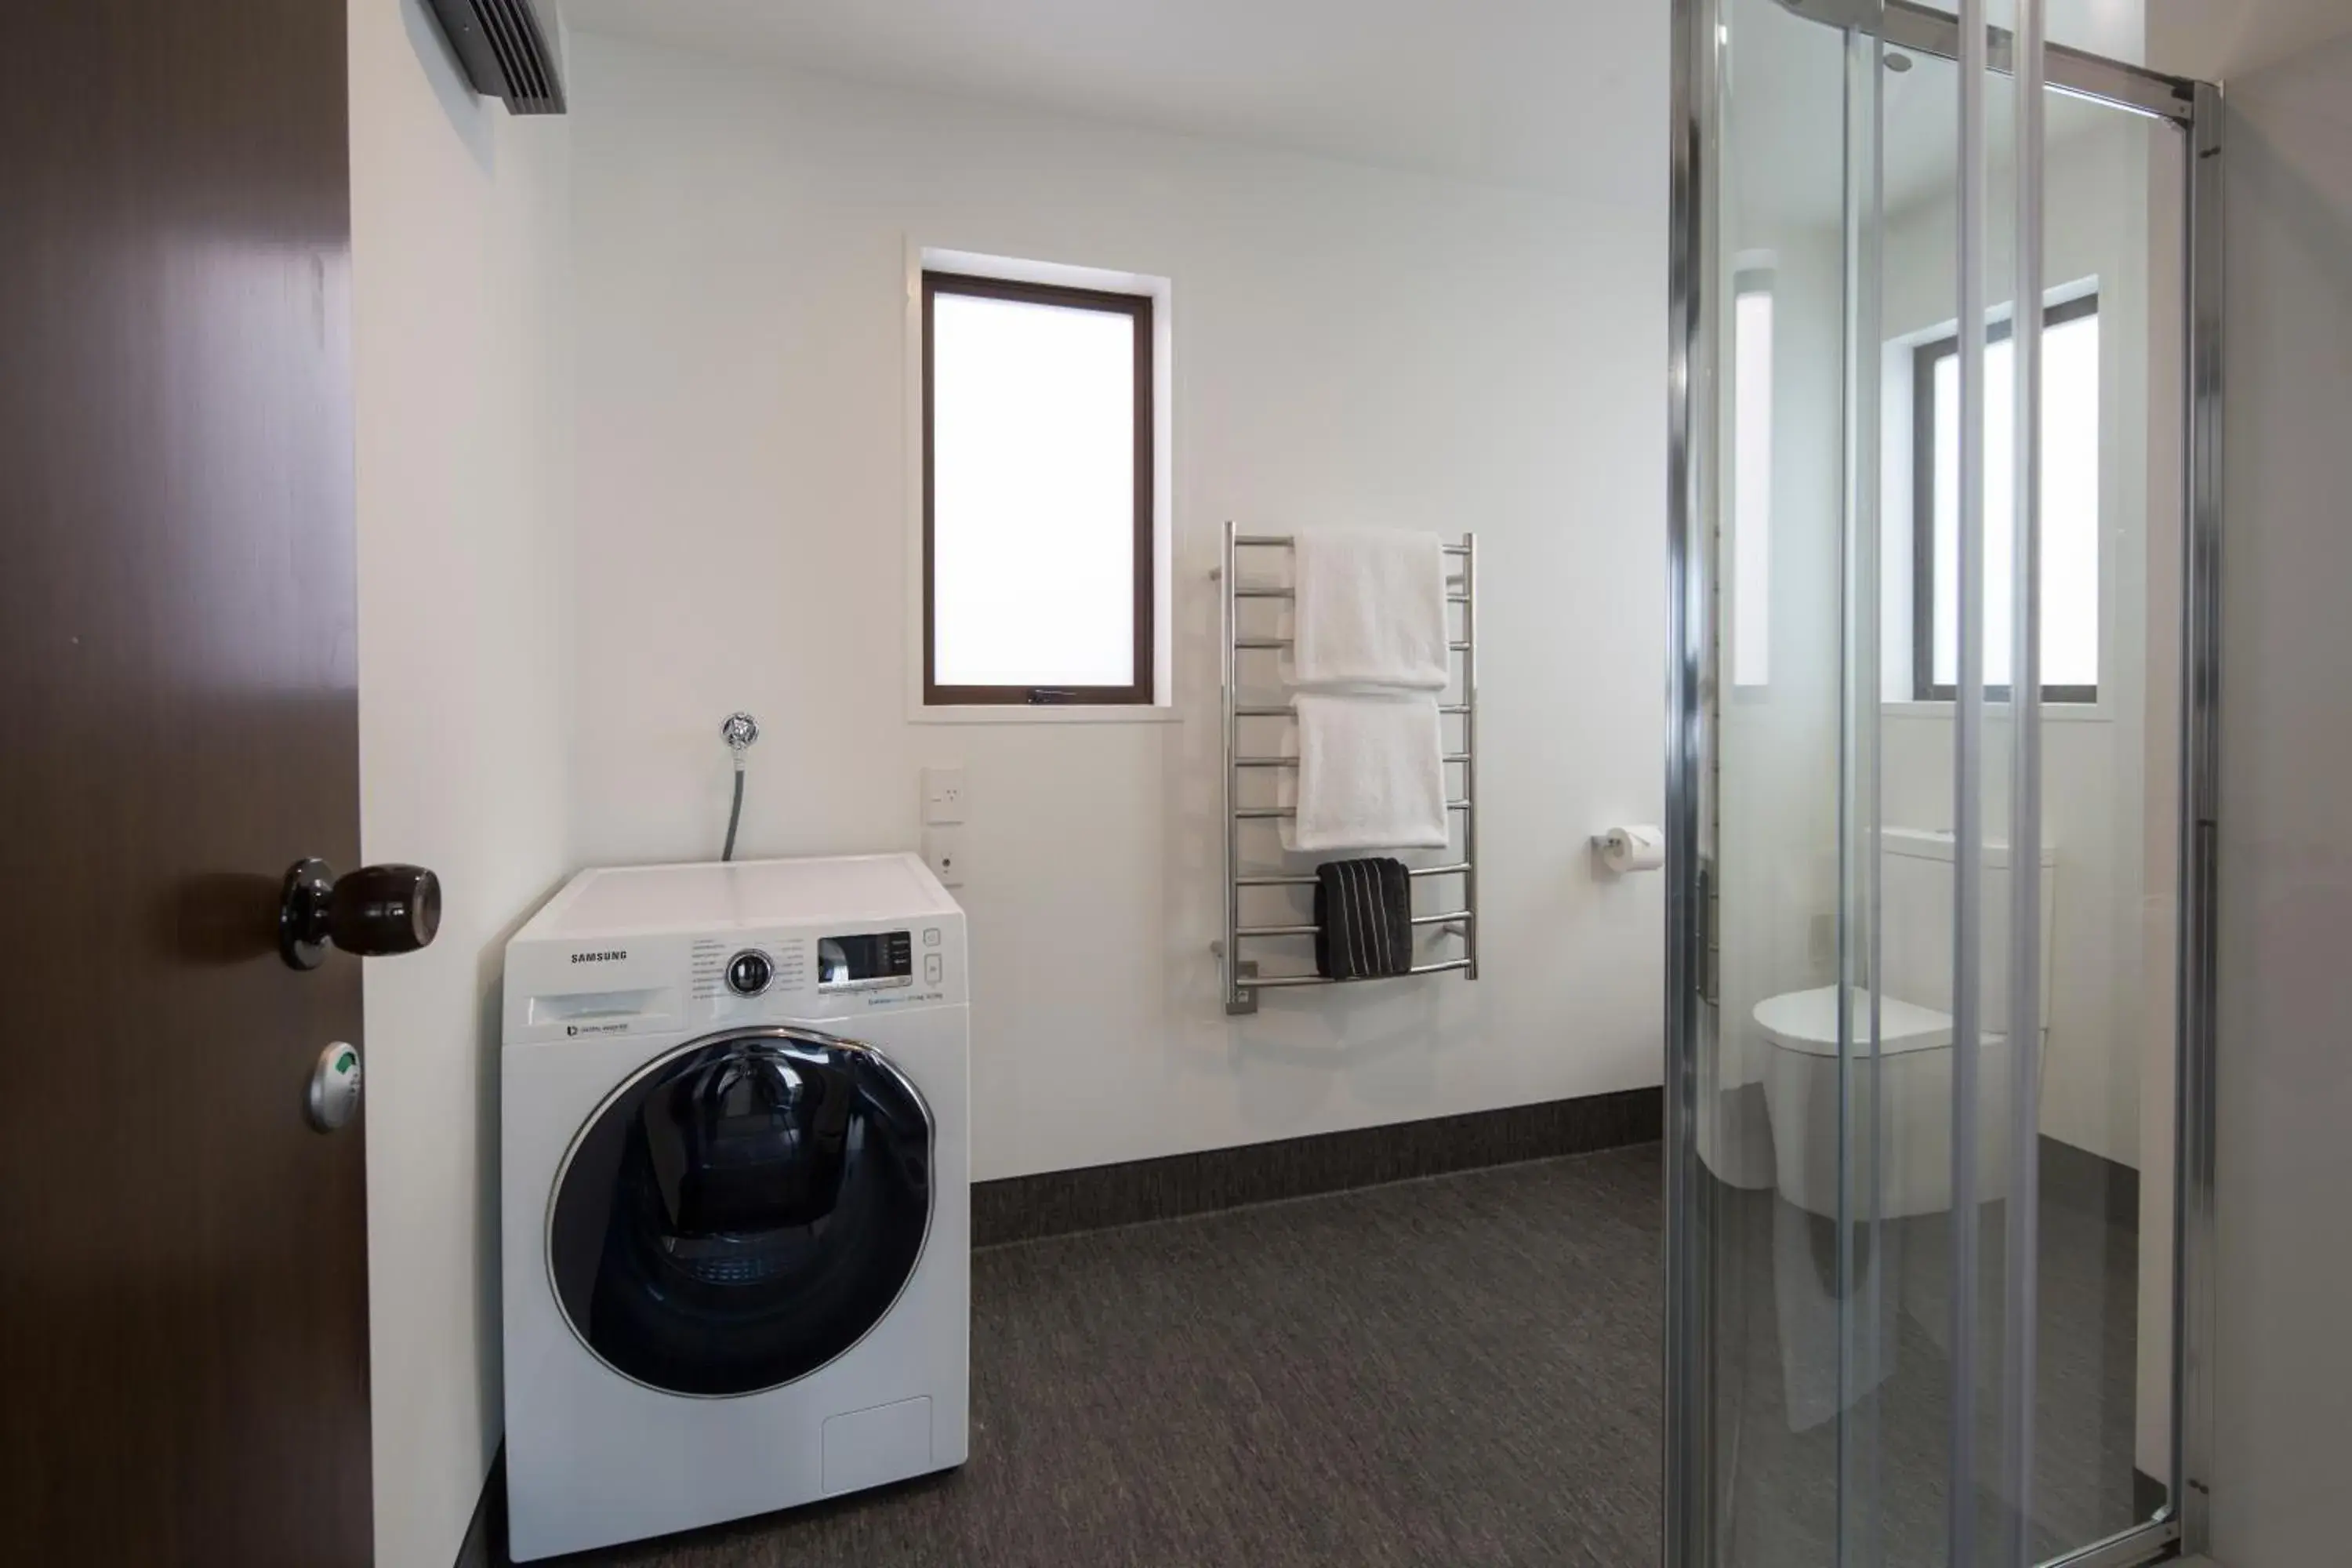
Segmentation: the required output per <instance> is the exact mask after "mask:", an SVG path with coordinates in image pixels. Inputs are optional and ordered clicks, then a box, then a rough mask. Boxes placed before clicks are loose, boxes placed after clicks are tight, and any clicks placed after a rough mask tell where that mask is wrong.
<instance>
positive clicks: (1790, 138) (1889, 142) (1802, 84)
mask: <svg viewBox="0 0 2352 1568" xmlns="http://www.w3.org/2000/svg"><path fill="white" fill-rule="evenodd" d="M2123 3H2124V0H2065V3H2064V4H2063V5H2053V8H2052V12H2051V17H2052V21H2053V24H2054V23H2057V22H2060V21H2064V22H2066V23H2067V24H2068V26H2069V28H2070V32H2071V35H2072V38H2071V40H2070V41H2079V40H2081V39H2082V38H2084V37H2089V36H2092V34H2093V31H2094V24H2096V25H2097V26H2099V27H2104V28H2105V29H2106V31H2105V33H2104V34H2103V35H2100V36H2099V37H2098V41H2100V42H2104V43H2105V44H2107V45H2109V46H2111V47H2113V48H2114V51H2115V53H2114V57H2113V58H2129V57H2130V56H2131V55H2133V54H2135V53H2137V43H2136V38H2135V37H2126V36H2125V34H2124V32H2123V31H2121V30H2120V29H2121V26H2122V21H2121V17H2122V12H2121V9H2120V6H2121V5H2122V4H2123ZM2129 3H2130V4H2133V5H2137V0H2129ZM1726 14H1727V17H1728V20H1729V26H1730V35H1729V40H1728V45H1727V50H1726V60H1727V67H1726V68H1727V75H1728V81H1729V88H1730V110H1729V112H1728V115H1727V133H1726V142H1727V153H1726V156H1727V161H1728V163H1729V164H1730V166H1731V169H1732V171H1733V174H1732V178H1733V180H1734V181H1735V183H1736V186H1737V191H1736V195H1737V197H1738V200H1739V202H1740V203H1741V204H1742V206H1743V209H1744V212H1745V214H1746V216H1747V217H1748V219H1749V220H1751V221H1752V222H1753V223H1755V224H1756V225H1757V226H1759V228H1761V229H1763V230H1766V231H1769V230H1771V229H1773V228H1776V227H1782V226H1789V225H1795V226H1809V227H1820V228H1827V227H1832V226H1835V225H1836V224H1837V223H1838V222H1839V221H1840V218H1841V216H1842V214H1843V204H1844V186H1843V180H1844V162H1843V147H1844V142H1845V135H1846V129H1845V70H1846V65H1845V49H1844V40H1843V36H1842V35H1841V34H1839V33H1837V32H1835V31H1832V29H1830V28H1828V27H1825V26H1822V25H1821V24H1819V23H1817V22H1811V21H1808V20H1805V19H1804V18H1802V17H1800V16H1794V15H1791V14H1790V12H1788V11H1787V10H1784V9H1783V8H1782V7H1781V6H1780V5H1778V4H1776V3H1775V0H1728V3H1727V8H1726ZM2130 20H2131V23H2132V27H2133V30H2134V32H2135V33H2136V30H2137V13H2136V12H2135V13H2134V14H2133V15H2132V16H2131V18H2130ZM2078 47H2079V43H2078ZM1896 57H1897V58H1895V61H1894V63H1895V64H1898V65H1900V66H1901V67H1902V68H1901V69H1899V70H1897V69H1891V68H1890V69H1888V70H1886V71H1885V75H1884V77H1883V79H1882V81H1883V91H1882V95H1881V107H1880V113H1881V121H1880V123H1881V126H1882V138H1883V139H1882V141H1881V143H1880V148H1879V152H1880V157H1881V159H1882V161H1883V163H1882V170H1881V177H1882V179H1883V182H1884V185H1883V191H1884V199H1885V205H1886V210H1887V211H1889V212H1901V211H1903V210H1904V209H1906V208H1907V207H1911V206H1915V205H1918V204H1920V203H1922V202H1926V201H1929V200H1933V199H1937V198H1939V197H1948V196H1949V195H1950V193H1951V191H1952V189H1953V183H1954V181H1955V180H1956V178H1957V177H1958V175H1957V170H1958V158H1959V79H1960V78H1959V67H1958V65H1957V64H1956V63H1954V62H1953V61H1951V60H1948V59H1945V58H1940V57H1937V56H1934V55H1915V54H1904V53H1902V52H1900V51H1897V52H1896ZM1988 107H1989V108H1990V110H1991V111H1992V112H1993V114H1994V115H1995V116H1996V117H1997V118H1996V121H1995V122H1994V124H1993V125H1992V126H1991V127H1990V139H1991V141H1992V142H1993V144H1994V148H1995V162H1996V163H2005V162H2007V161H2008V159H2007V156H2006V154H2004V153H2001V152H2000V148H2001V146H2002V145H2003V142H2004V138H2005V137H2006V136H2007V135H2008V131H2007V122H2006V119H2005V116H2006V115H2007V113H2008V111H2009V106H2008V98H2007V96H2006V94H2003V93H1999V92H1996V93H1995V94H1994V95H1993V96H1992V99H1991V101H1990V104H1989V106H1988ZM2043 113H2044V116H2045V121H2046V122H2045V126H2044V132H2043V134H2044V139H2045V144H2046V145H2053V146H2055V145H2063V144H2064V143H2065V142H2069V141H2071V140H2073V139H2074V138H2075V137H2078V136H2081V135H2084V134H2085V133H2086V132H2091V131H2093V130H2095V129H2096V128H2098V127H2099V126H2100V125H2102V124H2111V123H2113V122H2115V121H2116V120H2117V119H2118V118H2119V117H2122V116H2124V114H2125V111H2123V110H2116V109H2112V108H2107V107H2104V106H2101V105H2098V104H2094V103H2090V102H2086V101H2084V100H2081V99H2077V98H2071V97H2068V96H2066V95H2064V94H2062V93H2055V92H2053V93H2051V94H2050V95H2049V96H2048V97H2047V98H2046V99H2045V100H2044V102H2043Z"/></svg>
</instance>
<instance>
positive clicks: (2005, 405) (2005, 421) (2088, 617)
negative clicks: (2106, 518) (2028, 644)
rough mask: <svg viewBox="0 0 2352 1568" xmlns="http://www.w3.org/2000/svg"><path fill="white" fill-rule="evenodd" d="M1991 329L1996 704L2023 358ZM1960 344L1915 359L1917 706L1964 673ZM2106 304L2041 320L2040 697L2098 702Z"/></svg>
mask: <svg viewBox="0 0 2352 1568" xmlns="http://www.w3.org/2000/svg"><path fill="white" fill-rule="evenodd" d="M2010 334H2011V325H2010V323H2009V322H2008V321H1992V322H1990V323H1988V324H1987V328H1986V333H1985V339H1986V346H1985V381H1986V384H1987V385H1988V386H1989V387H1990V389H1991V392H1990V397H1989V398H1988V399H1987V407H1986V411H1985V415H1986V418H1985V426H1986V428H1985V439H1986V468H1987V479H1986V484H1985V534H1984V537H1985V554H1986V565H1985V582H1986V584H1987V587H1986V591H1985V599H1986V605H1985V628H1984V629H1985V649H1984V658H1985V695H1986V697H1987V698H1989V699H1990V700H1993V701H1996V702H2006V701H2008V700H2009V669H2010V658H2011V650H2010V626H2011V621H2010V616H2011V614H2012V610H2011V601H2012V598H2013V595H2011V592H2010V590H2009V587H2008V584H2009V582H2010V571H2011V568H2010V562H2011V557H2012V556H2013V554H2014V552H2015V548H2016V547H2015V545H2014V544H2013V543H2012V542H2011V529H2012V527H2013V517H2014V513H2015V501H2014V497H2013V494H2012V491H2011V483H2012V479H2011V476H2012V475H2013V474H2014V472H2015V462H2016V458H2015V446H2016V438H2015V434H2014V431H2013V428H2012V427H2013V426H2015V424H2016V407H2015V404H2016V395H2015V393H2014V391H2013V390H2012V386H2011V376H2012V374H2013V370H2012V366H2013V364H2014V361H2012V360H2011V357H2010V356H2011V354H2012V353H2014V352H2015V351H2014V350H2013V349H2012V347H2011V342H2010ZM1959 352H1960V345H1959V339H1958V335H1957V334H1946V335H1945V336H1943V337H1939V338H1937V339H1935V340H1934V341H1932V342H1925V343H1921V344H1920V345H1918V347H1916V349H1914V350H1913V351H1912V365H1913V371H1912V380H1913V390H1912V421H1913V430H1912V437H1911V452H1912V457H1911V465H1912V468H1911V479H1912V501H1911V525H1912V531H1913V541H1912V555H1911V560H1912V596H1911V597H1912V609H1911V638H1912V658H1911V685H1912V692H1911V694H1912V696H1913V697H1915V698H1916V699H1917V700H1920V701H1923V702H1949V701H1951V700H1953V699H1954V698H1955V697H1956V696H1957V694H1958V671H1959V580H1958V579H1959V527H1960V524H1959V461H1960V458H1959V440H1960V411H1959ZM2100 461H2101V452H2100V442H2099V297H2098V295H2097V294H2095V293H2092V294H2086V295H2084V296H2083V297H2082V298H2080V299H2074V300H2066V301H2064V302H2063V303H2060V304H2055V305H2049V306H2046V307H2044V309H2043V310H2042V701H2044V702H2051V703H2090V702H2096V701H2097V700H2099V571H2100V562H2099V464H2100Z"/></svg>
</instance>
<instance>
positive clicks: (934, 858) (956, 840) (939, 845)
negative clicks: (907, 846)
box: [923, 827, 963, 888]
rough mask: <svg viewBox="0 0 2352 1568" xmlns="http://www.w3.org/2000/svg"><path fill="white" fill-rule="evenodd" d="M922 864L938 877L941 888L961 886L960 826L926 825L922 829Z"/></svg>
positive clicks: (961, 849) (961, 831)
mask: <svg viewBox="0 0 2352 1568" xmlns="http://www.w3.org/2000/svg"><path fill="white" fill-rule="evenodd" d="M923 864H924V865H926V866H929V868H931V875H932V876H934V877H937V878H938V879H940V887H942V888H961V887H962V886H963V829H961V827H927V828H925V829H924V830H923Z"/></svg>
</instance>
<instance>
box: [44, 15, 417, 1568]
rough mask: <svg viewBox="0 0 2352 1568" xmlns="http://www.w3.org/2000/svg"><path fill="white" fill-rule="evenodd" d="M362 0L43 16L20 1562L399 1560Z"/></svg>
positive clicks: (244, 1565)
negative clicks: (330, 1078) (371, 1346)
mask: <svg viewBox="0 0 2352 1568" xmlns="http://www.w3.org/2000/svg"><path fill="white" fill-rule="evenodd" d="M343 32H344V5H343V0H201V3H194V0H12V3H11V4H10V5H8V6H7V7H6V22H5V26H0V34H5V42H0V966H5V973H0V1560H5V1561H6V1562H8V1563H28V1564H29V1563H75V1564H115V1563H123V1564H139V1565H141V1568H145V1565H147V1564H173V1563H222V1564H236V1565H237V1568H259V1565H262V1564H271V1563H289V1564H291V1563H299V1564H303V1565H304V1568H340V1565H341V1564H346V1563H364V1562H366V1561H367V1560H368V1558H369V1556H370V1537H371V1528H370V1519H369V1489H368V1383H367V1277H366V1258H367V1253H366V1231H365V1224H366V1214H365V1206H364V1203H365V1192H364V1154H363V1147H362V1135H361V1129H360V1127H359V1126H358V1125H357V1124H356V1123H354V1124H353V1125H351V1126H348V1127H346V1128H345V1129H344V1130H343V1131H341V1132H339V1133H336V1134H332V1135H322V1134H320V1133H318V1132H315V1131H311V1130H310V1127H309V1125H308V1124H307V1122H306V1120H305V1116H304V1104H305V1090H306V1086H307V1083H308V1079H309V1072H310V1065H311V1063H312V1060H313V1059H314V1058H315V1057H316V1056H317V1055H318V1053H319V1051H320V1048H321V1047H323V1046H324V1045H325V1044H326V1043H327V1042H328V1041H330V1040H337V1039H341V1040H349V1041H353V1042H356V1041H358V1039H359V1027H360V1003H359V964H358V962H357V961H356V960H353V959H351V958H348V957H344V956H341V955H333V956H330V957H329V958H328V960H327V962H326V963H325V964H324V966H323V967H321V968H320V969H319V970H317V971H315V972H313V973H307V974H305V973H297V972H295V971H294V970H291V969H289V968H288V967H286V966H285V965H284V964H283V963H280V962H279V960H278V956H277V953H276V952H275V949H274V947H273V940H274V936H273V933H274V921H275V911H276V903H277V893H278V879H279V877H280V876H281V875H282V874H283V872H284V870H285V868H286V867H287V865H288V864H289V862H290V861H292V860H294V859H295V858H298V857H301V856H306V855H315V856H320V857H324V858H327V859H329V860H331V862H333V863H334V865H335V866H336V868H338V869H344V868H349V866H350V865H351V863H352V860H353V859H354V858H356V855H357V850H358V845H359V833H358V798H359V797H358V731H357V724H356V712H355V700H354V690H353V671H354V663H353V654H354V650H353V621H354V610H353V604H352V595H353V583H352V554H353V552H352V435H351V413H350V410H351V392H350V384H349V357H350V351H349V330H348V322H347V315H348V311H347V300H346V295H347V278H348V273H349V266H348V258H349V239H350V188H349V186H350V181H349V174H348V166H349V164H348V160H349V149H348V138H347V135H346V108H345V72H346V67H345V60H344V43H343Z"/></svg>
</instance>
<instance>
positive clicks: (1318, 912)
mask: <svg viewBox="0 0 2352 1568" xmlns="http://www.w3.org/2000/svg"><path fill="white" fill-rule="evenodd" d="M1411 969H1412V874H1411V873H1410V872H1408V871H1407V870H1406V869H1405V868H1404V862H1403V861H1402V860H1391V859H1389V858H1385V857H1382V858H1376V859H1370V860H1328V861H1326V862H1324V863H1323V864H1322V865H1320V866H1318V867H1316V868H1315V973H1318V974H1322V975H1328V977H1329V978H1331V979H1333V980H1361V979H1363V978H1364V977H1365V976H1367V975H1372V974H1403V973H1407V972H1409V971H1410V970H1411Z"/></svg>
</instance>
